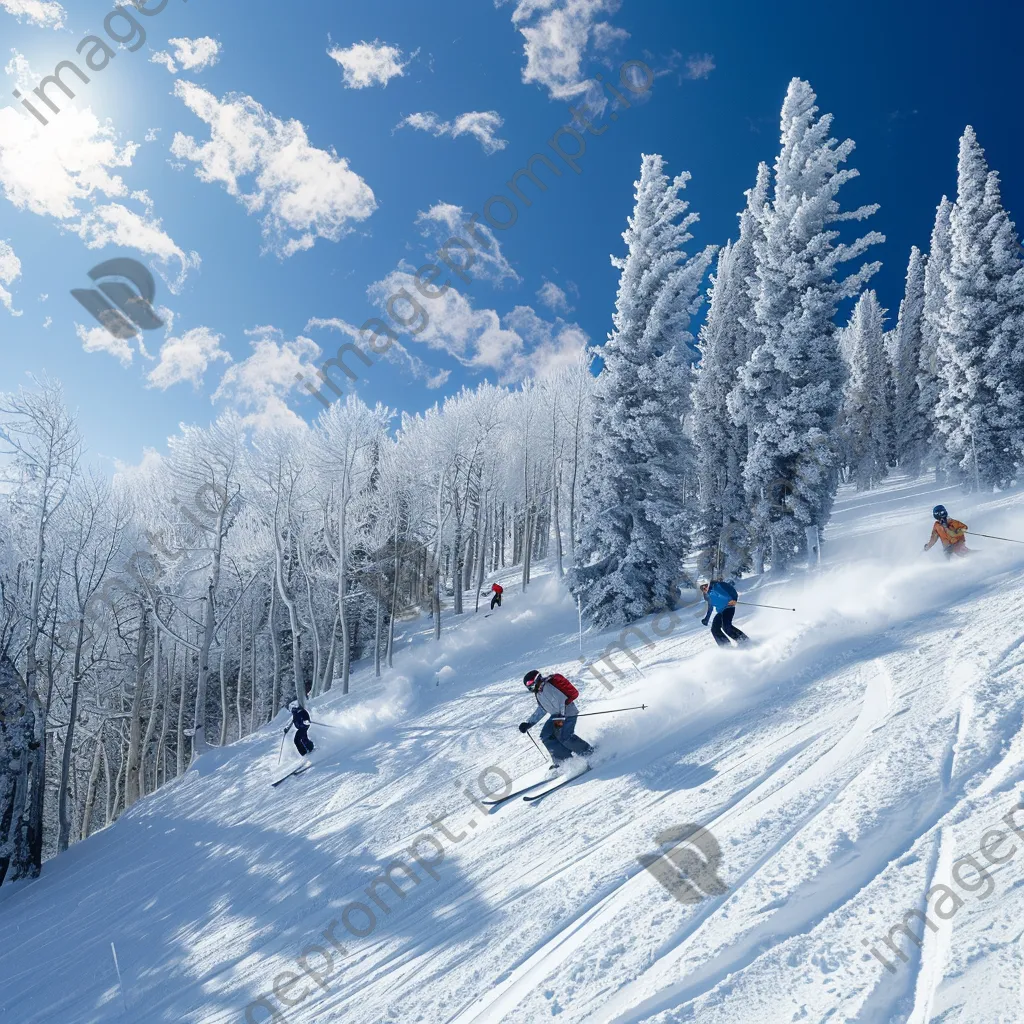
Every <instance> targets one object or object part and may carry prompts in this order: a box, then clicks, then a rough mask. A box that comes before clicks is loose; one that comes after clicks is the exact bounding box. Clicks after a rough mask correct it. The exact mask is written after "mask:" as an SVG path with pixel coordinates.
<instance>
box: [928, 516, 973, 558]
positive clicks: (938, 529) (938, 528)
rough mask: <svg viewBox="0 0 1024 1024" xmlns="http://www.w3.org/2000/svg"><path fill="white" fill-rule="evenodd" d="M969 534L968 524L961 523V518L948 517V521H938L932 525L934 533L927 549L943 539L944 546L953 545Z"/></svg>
mask: <svg viewBox="0 0 1024 1024" xmlns="http://www.w3.org/2000/svg"><path fill="white" fill-rule="evenodd" d="M966 534H967V524H966V523H961V522H960V520H959V519H947V520H946V522H945V523H944V524H943V523H936V524H935V525H934V526H933V527H932V535H931V538H930V539H929V541H928V544H927V545H926V547H925V550H926V551H927V550H928V549H929V548H930V547H931V546H932V545H933V544H934V543H935V542H936V541H938V540H941V541H942V546H943V547H944V548H949V547H953V545H954V544H959V543H960V542H961V541H963V539H964V537H965V535H966Z"/></svg>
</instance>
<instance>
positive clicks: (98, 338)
mask: <svg viewBox="0 0 1024 1024" xmlns="http://www.w3.org/2000/svg"><path fill="white" fill-rule="evenodd" d="M75 333H76V334H77V335H78V337H79V339H80V340H81V342H82V348H83V349H85V351H86V352H106V353H107V355H111V356H113V357H114V358H115V359H118V360H120V362H121V365H122V366H128V365H129V364H130V363H131V361H132V357H133V355H134V353H133V352H132V347H131V345H129V344H128V339H126V338H115V337H114V335H112V334H111V333H110V332H109V331H108V330H107V329H106V328H105V327H83V326H82V325H81V324H75Z"/></svg>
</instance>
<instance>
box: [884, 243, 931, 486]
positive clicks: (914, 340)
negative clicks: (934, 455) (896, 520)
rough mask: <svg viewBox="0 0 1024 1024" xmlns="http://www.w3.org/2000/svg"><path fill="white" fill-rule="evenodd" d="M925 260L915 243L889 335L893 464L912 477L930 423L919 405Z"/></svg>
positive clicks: (923, 453) (922, 453)
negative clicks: (891, 338)
mask: <svg viewBox="0 0 1024 1024" xmlns="http://www.w3.org/2000/svg"><path fill="white" fill-rule="evenodd" d="M926 262H927V261H926V260H925V257H924V255H923V254H922V252H921V250H920V249H918V247H917V246H916V245H915V246H914V247H913V248H912V249H911V250H910V262H909V263H908V264H907V283H906V287H905V289H904V292H903V301H902V302H901V303H900V312H899V317H898V319H897V320H896V330H895V337H894V338H893V349H892V368H893V408H892V421H893V445H894V455H895V462H896V464H897V465H898V466H899V467H900V469H902V470H903V471H904V472H905V473H908V474H910V476H914V477H916V476H917V475H918V474H920V472H921V466H922V465H923V463H924V461H925V459H926V458H927V455H928V451H929V444H930V434H931V427H930V424H929V418H928V416H927V415H926V414H925V412H924V410H923V409H922V402H921V385H920V381H919V374H920V363H921V351H922V345H923V340H924V281H925V264H926Z"/></svg>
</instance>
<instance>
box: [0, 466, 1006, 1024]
mask: <svg viewBox="0 0 1024 1024" xmlns="http://www.w3.org/2000/svg"><path fill="white" fill-rule="evenodd" d="M937 500H942V501H945V502H946V503H947V504H949V505H950V507H951V510H952V511H953V514H954V515H957V516H958V517H959V518H964V519H966V520H967V521H968V522H969V523H970V524H971V526H972V528H973V529H974V530H976V531H982V532H986V533H993V534H1001V535H1005V536H1018V537H1024V499H1022V498H1021V497H1020V496H1019V495H1002V496H997V497H995V498H989V499H987V500H984V501H982V502H973V501H972V502H970V503H967V502H965V501H964V500H963V499H961V498H960V496H959V495H958V493H957V492H956V491H954V490H952V489H947V490H940V489H936V488H935V487H934V486H933V485H928V484H923V483H917V484H908V483H906V482H901V483H897V484H893V485H891V486H890V487H888V488H886V489H883V490H879V491H876V492H872V493H871V494H870V495H856V494H853V493H846V492H844V493H843V495H842V497H841V500H840V503H839V505H838V507H837V511H836V515H835V518H834V522H833V525H832V527H831V528H830V532H829V540H830V544H829V546H828V553H827V561H826V565H825V567H824V568H823V570H822V571H821V572H818V573H815V574H813V575H806V574H801V573H797V574H794V575H793V576H791V577H789V578H786V579H774V580H763V581H758V582H751V583H748V584H746V585H743V586H741V597H746V598H749V599H750V600H752V601H762V602H768V603H773V604H780V605H793V606H795V607H796V608H797V609H798V611H797V612H796V613H795V614H793V613H787V612H776V611H768V610H759V609H745V610H744V611H743V613H742V614H741V615H740V616H739V617H738V620H737V621H738V622H739V624H741V625H742V627H743V628H744V629H745V630H747V632H749V633H750V634H751V635H752V636H753V637H755V638H758V639H760V640H761V641H762V642H761V643H760V644H759V645H757V646H756V647H753V648H752V649H748V650H744V651H742V652H741V651H731V652H719V651H718V650H717V649H715V648H714V646H713V644H712V642H711V639H710V636H709V635H708V633H707V631H706V630H705V629H704V628H703V627H701V625H700V623H699V621H698V620H699V617H700V613H701V609H700V608H697V607H696V606H695V607H694V608H691V609H689V610H686V611H683V612H681V613H680V614H679V616H678V621H677V622H675V623H673V622H672V621H671V620H669V619H667V618H666V617H663V618H662V619H661V620H657V621H655V622H653V623H652V622H645V623H641V624H640V626H641V628H642V629H643V631H644V633H645V635H646V638H647V642H641V640H640V638H639V637H638V636H637V635H636V634H633V635H631V636H630V637H629V638H628V642H629V643H630V645H631V647H633V648H634V649H636V650H637V652H638V653H637V657H638V658H639V665H638V666H636V667H634V666H633V665H632V664H631V662H630V661H629V660H628V659H627V658H625V657H623V656H622V655H621V654H620V655H617V656H616V659H615V660H616V663H617V664H618V665H619V666H620V669H621V672H622V674H621V676H616V675H615V674H614V672H604V675H605V678H607V679H608V680H609V682H610V683H613V684H614V689H613V690H612V691H611V692H607V691H606V690H605V689H604V687H603V686H602V685H601V684H600V683H599V682H598V681H597V680H596V678H595V677H594V676H593V675H590V674H583V675H580V674H579V668H580V661H579V647H578V641H577V636H576V625H577V624H576V612H575V608H574V606H573V605H572V603H571V601H570V600H569V599H568V598H567V597H566V596H564V594H563V593H562V592H561V590H560V588H559V587H558V585H557V583H556V582H555V581H554V580H553V579H552V578H550V577H547V578H538V579H537V580H536V581H535V583H534V584H533V585H532V586H531V588H530V591H529V593H528V594H527V595H523V594H521V593H520V592H519V589H518V587H517V586H515V585H513V581H512V580H511V579H510V580H509V581H507V582H508V583H509V584H510V585H509V586H508V588H507V590H506V595H507V596H506V600H505V606H504V607H503V608H502V609H500V610H499V611H497V612H496V613H495V614H494V615H492V616H490V617H488V618H484V617H483V614H482V613H481V614H480V615H476V616H474V615H472V614H471V613H468V614H467V615H466V616H464V621H463V622H461V623H459V624H457V625H455V626H453V627H451V628H449V629H447V630H446V632H445V633H444V636H443V638H442V640H441V642H440V643H439V644H437V643H434V642H433V640H432V638H431V637H430V635H429V627H428V625H427V624H426V623H420V624H415V625H414V626H412V627H406V635H405V638H404V641H403V644H402V646H401V648H400V651H399V653H398V655H397V657H396V670H395V672H394V673H393V674H392V675H391V676H390V677H388V678H386V679H385V680H384V681H383V682H381V683H377V682H375V681H374V680H373V678H372V672H369V671H366V670H363V671H361V672H358V673H356V674H355V676H354V677H353V682H352V694H351V695H350V696H349V697H344V698H343V697H341V696H340V695H338V696H331V695H329V696H328V697H326V698H324V699H323V700H321V701H319V702H318V703H317V704H316V706H315V708H314V710H313V717H314V719H316V720H317V721H320V722H323V723H326V724H330V725H331V726H333V728H331V729H326V728H322V727H321V728H317V727H314V729H313V730H312V735H313V737H314V739H315V740H316V741H317V743H318V750H317V752H316V754H315V755H314V761H315V767H314V768H313V769H312V770H311V771H309V772H307V773H306V774H305V775H303V776H301V777H295V778H290V779H288V780H286V781H285V782H284V783H282V784H281V785H280V786H279V787H277V788H276V789H272V788H271V787H270V786H269V785H268V778H269V776H270V774H271V771H272V769H273V767H274V764H275V762H276V759H277V755H278V748H279V743H280V738H281V733H280V729H281V727H282V726H283V719H282V720H281V722H279V723H276V724H275V725H274V726H268V727H267V728H266V729H264V730H263V731H262V732H260V733H258V734H256V735H254V736H252V737H250V738H249V739H247V740H245V741H243V742H241V743H238V744H235V745H233V746H231V747H230V748H226V749H224V750H220V751H215V752H213V753H211V754H210V755H208V756H206V757H204V758H203V759H202V760H201V762H200V764H199V766H198V767H197V769H196V770H193V771H192V772H190V773H189V774H188V775H187V776H186V777H185V778H184V779H182V780H180V781H179V782H178V783H176V784H174V785H172V786H169V787H167V788H166V789H165V790H163V791H161V792H160V793H158V794H156V795H155V796H153V797H150V798H148V799H146V800H144V801H142V802H141V803H140V804H139V805H137V806H136V807H135V808H134V809H133V810H132V811H131V812H130V813H128V814H127V815H125V816H124V817H123V818H122V819H121V820H120V821H119V822H118V823H117V824H116V825H114V826H113V827H111V828H109V829H107V830H105V831H104V832H102V833H100V834H99V835H97V836H95V837H93V838H92V839H90V840H88V841H87V842H85V843H82V844H80V845H78V846H75V847H73V848H72V850H71V851H70V852H69V853H67V854H65V855H63V856H61V857H59V858H58V859H57V860H55V861H52V862H50V863H48V864H47V865H46V868H45V870H44V873H43V876H42V877H41V878H40V879H39V880H37V881H35V882H33V883H30V884H23V885H19V886H16V887H14V888H12V889H5V890H3V891H2V893H0V1020H3V1021H11V1022H17V1024H36V1022H59V1024H85V1022H100V1021H117V1020H125V1021H132V1022H157V1021H161V1022H163V1021H167V1022H171V1021H174V1022H192V1024H216V1022H229V1021H230V1022H244V1021H246V1020H248V1021H252V1022H258V1021H264V1020H274V1021H287V1022H289V1024H313V1022H316V1024H323V1022H333V1021H346V1022H367V1024H368V1022H377V1021H401V1022H403V1024H408V1022H416V1021H423V1022H429V1024H472V1022H478V1024H482V1022H498V1021H506V1022H509V1024H512V1022H523V1024H534V1022H536V1021H540V1020H548V1019H556V1020H561V1021H566V1022H577V1021H578V1022H594V1024H598V1022H612V1021H614V1022H622V1024H625V1022H636V1024H639V1022H666V1024H667V1022H669V1021H671V1022H681V1021H698V1020H699V1021H701V1022H702V1024H704V1022H708V1024H718V1022H721V1024H726V1022H729V1024H738V1022H740V1024H741V1022H746V1021H750V1022H757V1024H766V1022H782V1021H824V1020H828V1021H863V1022H871V1024H875V1022H886V1021H915V1022H924V1021H929V1020H948V1021H952V1020H957V1021H971V1022H974V1021H978V1022H986V1024H988V1022H997V1021H1019V1020H1021V1019H1024V1009H1022V992H1024V978H1022V972H1024V957H1022V950H1021V946H1020V942H1019V937H1020V932H1021V929H1022V927H1024V926H1022V925H1021V924H1020V922H1021V921H1024V849H1020V850H1018V847H1024V811H1021V812H1020V813H1019V814H1018V815H1017V817H1016V818H1015V819H1011V821H1015V822H1016V823H1017V824H1018V825H1020V827H1021V829H1022V831H1021V833H1020V834H1019V835H1017V834H1015V833H1013V832H1011V831H1009V828H1008V826H1007V824H1006V823H1001V819H1002V818H1003V817H1004V815H1006V814H1007V813H1008V812H1010V811H1011V809H1012V808H1013V807H1015V806H1016V804H1017V801H1018V789H1019V784H1020V782H1021V780H1022V779H1024V734H1022V732H1021V708H1022V707H1024V634H1022V631H1021V622H1022V621H1024V615H1022V612H1024V576H1022V570H1024V546H1019V545H1012V544H1004V543H999V542H996V541H983V540H977V541H974V542H973V545H972V546H974V547H976V548H978V549H979V553H978V554H977V555H975V556H974V557H973V558H971V559H968V560H964V561H958V562H954V563H947V562H946V560H945V559H944V558H943V557H942V556H941V554H940V553H939V552H938V551H937V550H934V551H932V552H931V553H930V554H929V555H927V556H925V555H923V554H922V553H921V551H920V548H921V545H922V543H923V541H924V540H925V539H926V538H927V535H928V530H929V529H930V516H929V510H930V508H931V506H932V505H933V504H934V503H935V501H937ZM659 631H660V633H661V634H663V635H660V636H659ZM616 635H617V631H615V632H612V633H608V634H604V635H597V634H593V633H587V634H585V635H584V653H585V655H586V657H587V658H588V659H593V658H597V657H600V655H601V653H602V652H603V651H605V650H606V649H607V648H608V646H609V644H613V643H614V642H615V639H616ZM533 667H537V668H542V669H550V668H555V667H558V668H561V669H562V670H567V671H569V673H570V674H572V675H574V678H576V679H577V681H578V682H579V681H581V683H582V684H581V689H582V690H583V696H582V698H581V703H582V704H583V705H584V707H583V710H584V711H596V710H601V709H604V708H613V707H624V706H629V705H633V704H638V703H641V702H644V703H647V704H649V705H651V707H650V708H649V709H648V710H647V711H638V712H630V713H627V714H622V715H602V716H598V717H593V718H581V719H580V722H579V727H578V731H579V732H580V734H581V735H583V736H584V737H585V738H587V739H589V740H590V741H591V742H594V743H595V744H597V745H598V746H599V748H600V749H599V751H598V754H597V756H596V757H595V759H594V770H593V771H592V772H591V773H590V774H588V775H587V776H586V777H585V778H583V779H580V780H578V781H576V782H573V783H571V784H570V785H568V786H567V787H566V788H565V789H563V790H561V791H560V792H558V793H557V794H554V795H552V796H551V797H549V798H548V799H546V800H543V801H541V802H540V803H538V804H536V805H529V804H526V803H524V802H523V801H521V800H519V799H514V800H511V801H509V802H508V803H506V804H503V805H500V806H499V807H497V808H495V809H489V808H485V807H482V806H481V805H480V804H478V803H477V802H476V801H478V800H479V799H481V798H482V797H483V795H484V793H485V792H487V791H488V790H493V789H499V790H500V788H501V787H502V785H503V783H502V777H503V773H504V775H506V776H508V777H509V778H512V779H518V778H521V777H537V776H536V773H538V772H540V773H543V771H544V761H543V760H542V758H541V757H540V755H539V754H538V752H537V750H536V749H535V747H534V746H533V744H532V743H531V742H530V740H529V738H528V737H524V736H521V735H520V734H519V732H518V731H517V729H516V724H517V723H518V722H519V721H520V720H521V719H523V718H525V717H526V715H527V714H528V713H529V711H530V710H531V708H532V698H531V697H530V696H529V694H527V693H526V692H525V690H524V688H523V686H522V683H521V679H522V675H523V672H524V671H525V670H526V669H529V668H533ZM531 773H535V774H534V775H531ZM487 811H489V812H490V813H486V812H487ZM442 818H443V820H440V819H442ZM696 825H701V826H704V827H705V828H706V829H707V830H709V832H710V833H711V835H712V836H713V837H714V840H715V841H717V843H718V845H719V847H720V851H721V858H720V863H719V864H718V867H717V877H718V878H719V879H720V880H721V882H722V883H724V886H726V887H727V891H724V892H722V891H720V890H719V891H716V885H715V883H714V880H713V879H711V880H710V882H709V879H708V877H707V874H706V873H704V874H702V873H701V872H700V871H696V873H695V872H694V869H693V864H692V863H691V865H690V866H689V868H688V870H689V872H690V878H691V879H695V880H696V881H697V882H698V883H701V882H703V885H704V888H705V890H710V893H711V894H710V895H707V894H698V895H699V896H700V895H702V896H703V898H700V899H699V901H698V902H683V901H681V900H680V899H679V898H677V896H678V895H679V894H680V893H681V892H683V890H682V887H681V886H680V887H677V888H676V889H675V890H674V891H675V895H674V894H673V891H670V888H671V886H669V887H666V886H665V885H662V884H661V883H660V882H659V881H658V879H657V878H656V877H655V875H654V874H653V873H652V872H651V871H650V870H647V869H646V868H645V867H644V866H643V865H642V864H641V861H640V858H644V857H650V856H653V855H656V854H658V853H662V852H666V851H668V850H669V846H667V845H666V846H659V843H658V841H657V839H656V837H657V836H658V835H659V834H660V833H662V832H664V831H666V830H669V829H677V828H679V827H680V826H686V829H692V828H693V827H694V826H696ZM997 827H998V828H1000V829H1001V830H1002V832H1004V833H1005V834H1006V837H1007V838H1005V839H1002V840H997V838H996V837H995V836H993V835H991V834H989V831H990V830H991V829H993V828H997ZM681 834H682V833H677V835H681ZM983 848H984V849H985V850H987V851H988V853H989V854H990V855H992V859H993V860H994V859H997V858H1003V860H1002V863H1000V864H998V865H997V866H994V867H986V865H987V864H988V863H989V860H987V859H986V857H985V856H984V855H982V854H981V853H979V851H981V850H982V849H983ZM679 849H680V850H682V853H683V855H687V854H688V855H690V856H691V860H692V859H693V857H694V854H695V847H692V846H689V844H686V843H683V845H682V847H680V848H679ZM1011 850H1013V851H1014V853H1013V854H1011V853H1010V851H1011ZM677 852H678V850H677ZM971 854H973V855H974V860H975V863H976V864H977V865H978V867H979V868H980V869H981V870H982V872H983V875H981V876H979V875H978V873H977V871H976V870H975V868H973V867H972V866H971V864H970V862H966V861H964V860H963V859H962V858H964V857H965V856H967V855H971ZM389 867H390V869H391V872H390V876H387V875H385V874H384V872H385V870H386V869H388V868H389ZM673 870H674V869H673ZM387 877H390V879H391V883H392V884H391V886H389V885H388V884H386V882H385V879H386V878H387ZM666 877H667V876H666ZM680 877H681V876H680ZM375 879H376V881H375ZM986 879H988V881H986ZM939 885H943V886H948V887H949V889H948V893H949V895H946V894H945V893H944V892H943V891H942V890H938V891H933V892H932V895H931V897H927V898H926V895H925V894H926V892H928V891H929V890H931V889H932V887H935V886H939ZM692 892H693V890H691V893H692ZM943 901H944V902H943ZM937 903H938V904H939V905H938V907H936V904H937ZM913 910H919V911H927V912H928V922H927V925H926V923H925V922H924V921H922V919H921V917H919V916H918V917H915V916H914V915H913V914H911V915H910V917H909V918H908V920H909V923H910V930H911V932H912V933H913V934H914V935H915V936H916V935H920V934H921V932H922V931H924V933H925V935H924V941H923V948H921V949H918V947H917V945H915V944H914V943H913V942H911V941H910V940H909V939H908V938H907V936H906V934H904V933H900V932H899V931H896V932H894V933H893V934H894V938H893V944H894V945H896V946H897V947H898V948H899V949H900V950H902V951H904V954H905V955H906V956H907V957H908V962H906V963H904V962H903V961H902V960H901V959H899V958H898V956H897V954H896V953H895V952H894V951H893V949H892V948H891V947H889V946H887V945H886V943H885V939H886V937H887V936H889V933H890V929H892V928H893V927H894V926H897V925H899V924H901V922H902V921H903V918H904V915H905V914H906V913H907V912H908V911H913ZM943 914H945V916H946V917H947V918H948V919H947V920H945V921H943V920H942V915H943ZM930 926H934V928H933V927H930ZM325 932H326V933H327V934H326V936H325V934H324V933H325ZM111 943H114V944H115V946H116V950H117V955H118V960H119V964H120V972H121V976H122V979H123V997H122V994H121V992H120V991H119V989H118V984H117V975H116V973H115V967H114V960H113V957H112V954H111ZM871 948H873V949H874V950H875V951H876V953H877V956H876V955H873V954H872V952H871V951H870V950H871ZM342 949H343V951H342ZM303 955H304V956H305V959H302V957H303ZM880 958H883V959H884V960H886V961H889V962H890V963H892V964H893V965H894V970H892V971H890V970H889V969H888V968H887V967H886V966H885V964H884V963H883V962H882V959H880ZM290 1003H291V1004H293V1005H289V1004H290Z"/></svg>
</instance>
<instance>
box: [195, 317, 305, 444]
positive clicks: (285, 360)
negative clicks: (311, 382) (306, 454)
mask: <svg viewBox="0 0 1024 1024" xmlns="http://www.w3.org/2000/svg"><path fill="white" fill-rule="evenodd" d="M245 333H246V334H247V335H249V336H250V337H251V338H253V339H254V340H253V341H251V342H250V343H249V345H250V347H251V348H252V350H253V352H252V355H251V356H249V357H248V359H244V360H242V362H240V363H234V364H232V365H231V366H229V367H228V368H227V370H225V371H224V376H223V377H222V378H221V381H220V385H219V386H218V387H217V390H216V391H215V392H214V393H213V401H227V402H230V403H232V405H234V406H235V407H236V408H237V409H239V410H240V411H244V412H245V413H246V415H245V416H244V417H243V419H244V421H245V423H247V424H250V425H252V426H255V427H257V428H260V429H270V428H275V427H285V428H293V427H296V426H300V425H304V422H305V421H304V420H302V418H301V417H299V416H297V415H296V414H295V413H294V412H293V411H292V410H291V408H290V407H289V406H288V404H287V402H286V398H287V396H288V394H289V393H290V392H291V391H293V390H298V391H299V393H300V394H302V395H305V394H306V391H305V390H304V389H302V386H301V384H300V383H299V381H297V380H296V379H295V378H296V375H298V376H301V377H303V378H305V377H312V376H313V375H314V374H315V373H316V370H317V367H316V366H315V362H316V360H317V358H318V357H319V356H320V354H321V352H320V346H319V345H317V344H316V342H315V341H312V340H311V339H310V338H304V337H302V335H299V337H297V338H296V339H295V340H294V341H285V340H284V336H283V334H282V332H281V331H279V330H278V329H277V328H276V327H257V328H255V329H254V330H252V331H246V332H245Z"/></svg>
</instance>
